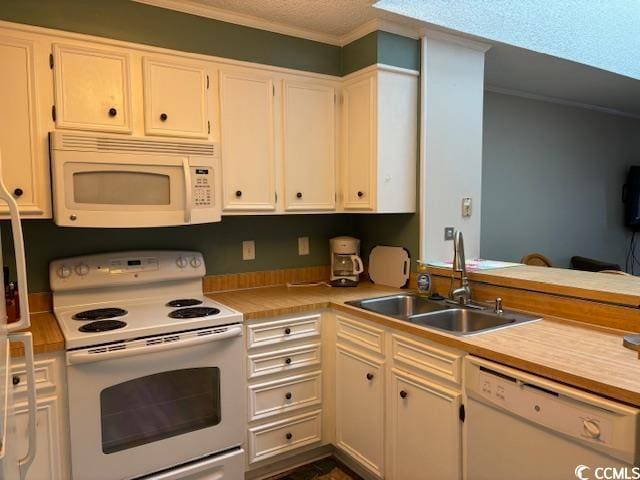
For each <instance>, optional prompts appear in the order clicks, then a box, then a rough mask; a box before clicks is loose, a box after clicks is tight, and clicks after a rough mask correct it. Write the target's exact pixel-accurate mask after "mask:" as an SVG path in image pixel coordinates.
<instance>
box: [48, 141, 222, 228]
mask: <svg viewBox="0 0 640 480" xmlns="http://www.w3.org/2000/svg"><path fill="white" fill-rule="evenodd" d="M49 144H50V151H51V172H52V183H53V210H54V220H55V223H56V224H58V225H61V226H66V227H98V228H133V227H161V226H171V225H189V224H195V223H208V222H219V221H220V214H221V207H220V205H221V194H220V190H221V181H220V148H219V145H218V144H216V143H212V142H198V141H184V142H183V141H168V140H155V139H148V138H141V137H124V136H118V135H95V134H85V133H70V132H60V131H55V132H51V133H50V134H49Z"/></svg>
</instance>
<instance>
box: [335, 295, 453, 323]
mask: <svg viewBox="0 0 640 480" xmlns="http://www.w3.org/2000/svg"><path fill="white" fill-rule="evenodd" d="M347 303H348V304H349V305H353V306H355V307H359V308H362V309H364V310H369V311H370V312H375V313H379V314H381V315H386V316H388V317H394V318H400V319H405V318H407V317H411V316H413V315H419V314H424V313H432V312H438V311H442V310H446V309H448V308H449V306H447V305H446V304H442V303H439V302H434V301H431V300H428V299H426V298H423V297H419V296H417V295H411V294H401V295H391V296H389V297H378V298H370V299H366V300H355V301H352V302H347Z"/></svg>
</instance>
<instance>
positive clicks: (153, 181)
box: [73, 171, 171, 205]
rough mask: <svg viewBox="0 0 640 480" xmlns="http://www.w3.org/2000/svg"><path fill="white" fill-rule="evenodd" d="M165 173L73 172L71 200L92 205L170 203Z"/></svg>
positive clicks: (167, 177) (168, 181) (167, 178)
mask: <svg viewBox="0 0 640 480" xmlns="http://www.w3.org/2000/svg"><path fill="white" fill-rule="evenodd" d="M170 193H171V192H170V178H169V176H168V175H162V174H159V173H145V172H118V171H91V172H77V173H74V174H73V200H74V201H75V202H76V203H89V204H94V205H169V203H170V201H171V195H170Z"/></svg>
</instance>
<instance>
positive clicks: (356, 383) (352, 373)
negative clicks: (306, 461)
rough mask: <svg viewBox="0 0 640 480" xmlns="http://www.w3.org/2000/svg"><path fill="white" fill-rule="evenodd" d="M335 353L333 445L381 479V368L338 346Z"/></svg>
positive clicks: (371, 360) (378, 363)
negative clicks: (334, 442)
mask: <svg viewBox="0 0 640 480" xmlns="http://www.w3.org/2000/svg"><path fill="white" fill-rule="evenodd" d="M336 355H337V358H336V444H337V446H338V448H341V449H342V450H344V451H345V452H347V453H348V454H349V455H351V456H352V457H353V458H354V459H355V460H357V461H358V462H359V463H361V464H362V465H363V466H365V467H366V468H367V469H369V470H370V471H371V472H372V473H374V474H375V475H377V476H378V477H380V478H382V476H383V474H384V466H383V459H384V437H383V435H384V398H383V394H384V393H383V392H384V368H383V366H382V364H381V363H380V362H378V361H377V360H374V359H371V358H367V357H365V356H363V355H361V354H359V353H356V352H354V351H352V350H349V349H346V348H344V347H341V346H338V348H337V353H336Z"/></svg>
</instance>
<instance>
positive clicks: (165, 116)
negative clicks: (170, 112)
mask: <svg viewBox="0 0 640 480" xmlns="http://www.w3.org/2000/svg"><path fill="white" fill-rule="evenodd" d="M167 118H169V117H168V116H167V114H166V113H161V114H160V121H162V122H166V121H167Z"/></svg>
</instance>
